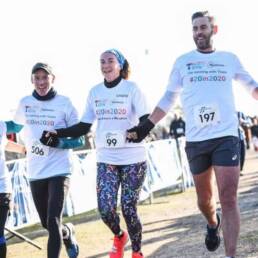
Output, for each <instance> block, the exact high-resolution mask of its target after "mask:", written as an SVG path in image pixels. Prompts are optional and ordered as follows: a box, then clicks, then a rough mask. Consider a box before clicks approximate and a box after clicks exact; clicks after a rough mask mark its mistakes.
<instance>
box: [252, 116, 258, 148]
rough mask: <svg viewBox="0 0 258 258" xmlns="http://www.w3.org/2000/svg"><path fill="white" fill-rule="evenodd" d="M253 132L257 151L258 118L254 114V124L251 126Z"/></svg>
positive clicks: (254, 145)
mask: <svg viewBox="0 0 258 258" xmlns="http://www.w3.org/2000/svg"><path fill="white" fill-rule="evenodd" d="M251 134H252V144H253V147H254V150H255V151H258V118H257V116H254V117H253V118H252V126H251Z"/></svg>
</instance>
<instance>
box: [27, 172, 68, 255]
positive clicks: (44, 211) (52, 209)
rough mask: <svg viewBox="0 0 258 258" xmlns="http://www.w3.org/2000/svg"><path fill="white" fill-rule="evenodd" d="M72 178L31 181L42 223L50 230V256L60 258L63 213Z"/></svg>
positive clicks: (62, 177)
mask: <svg viewBox="0 0 258 258" xmlns="http://www.w3.org/2000/svg"><path fill="white" fill-rule="evenodd" d="M69 183H70V179H69V178H67V177H64V176H57V177H50V178H46V179H42V180H35V181H31V182H30V186H31V192H32V197H33V200H34V203H35V206H36V209H37V211H38V214H39V217H40V221H41V224H42V226H43V227H44V228H46V229H47V230H48V233H49V238H48V246H47V248H48V249H47V253H48V256H47V257H48V258H58V257H59V256H60V251H61V247H62V215H63V207H64V203H65V198H66V195H67V192H68V189H69Z"/></svg>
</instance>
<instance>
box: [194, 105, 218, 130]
mask: <svg viewBox="0 0 258 258" xmlns="http://www.w3.org/2000/svg"><path fill="white" fill-rule="evenodd" d="M194 120H195V124H196V126H197V127H204V126H207V125H215V124H217V123H219V122H220V113H219V109H218V107H217V106H216V105H212V104H211V105H202V106H196V107H195V108H194Z"/></svg>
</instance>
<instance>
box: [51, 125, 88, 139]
mask: <svg viewBox="0 0 258 258" xmlns="http://www.w3.org/2000/svg"><path fill="white" fill-rule="evenodd" d="M91 126H92V124H88V123H83V122H79V123H78V124H75V125H73V126H70V127H67V128H61V129H56V132H57V136H58V137H60V138H63V137H80V136H82V135H85V134H87V133H88V132H89V131H90V128H91Z"/></svg>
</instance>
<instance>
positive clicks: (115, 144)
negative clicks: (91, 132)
mask: <svg viewBox="0 0 258 258" xmlns="http://www.w3.org/2000/svg"><path fill="white" fill-rule="evenodd" d="M101 145H102V146H103V147H104V148H122V147H124V145H125V133H124V132H121V131H112V132H104V133H103V134H102V136H101Z"/></svg>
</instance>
